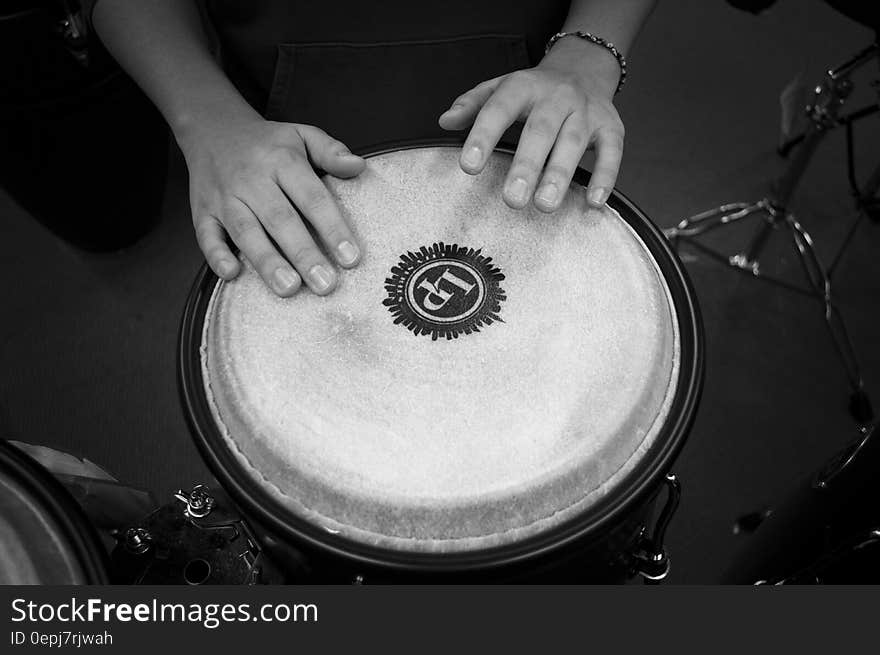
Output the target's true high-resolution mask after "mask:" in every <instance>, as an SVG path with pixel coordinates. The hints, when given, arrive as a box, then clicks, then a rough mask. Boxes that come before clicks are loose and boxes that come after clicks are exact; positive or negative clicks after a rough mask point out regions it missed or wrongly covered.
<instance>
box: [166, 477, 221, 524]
mask: <svg viewBox="0 0 880 655" xmlns="http://www.w3.org/2000/svg"><path fill="white" fill-rule="evenodd" d="M208 491H209V489H208V487H206V486H205V485H203V484H197V485H196V486H194V487H193V488H192V491H190V492H189V493H188V494H187V493H184V492H183V490H180V491H178V492H177V493H176V494H174V497H175V498H177V500H179V501H180V502H182V503H186V509H184V514H186V515H187V516H190V517H192V518H195V519H201V518H204V517H206V516H207V515H208V514H210V513H211V510H212V509H214V497H213V496H211V495H210V494H209V493H208Z"/></svg>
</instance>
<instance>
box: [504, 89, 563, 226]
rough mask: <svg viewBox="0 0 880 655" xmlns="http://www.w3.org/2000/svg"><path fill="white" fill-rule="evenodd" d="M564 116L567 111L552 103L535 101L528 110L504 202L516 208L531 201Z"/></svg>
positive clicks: (520, 207) (505, 189)
mask: <svg viewBox="0 0 880 655" xmlns="http://www.w3.org/2000/svg"><path fill="white" fill-rule="evenodd" d="M565 118H566V115H565V112H564V111H561V110H559V109H558V108H557V107H555V106H554V105H552V104H550V103H541V104H538V105H535V107H534V109H532V111H531V113H529V117H528V118H527V119H526V124H525V125H524V126H523V131H522V134H521V135H520V138H519V144H518V145H517V148H516V154H515V155H514V157H513V163H511V165H510V170H509V171H508V173H507V180H506V181H505V183H504V192H503V197H504V202H506V203H507V204H508V205H510V206H511V207H513V208H514V209H522V208H523V207H525V206H526V205H527V204H529V199H530V198H531V197H532V193H533V192H534V190H535V186H536V184H537V182H538V176H539V175H540V174H541V169H543V168H544V162H545V161H546V160H547V155H548V154H549V153H550V149H551V148H553V144H554V143H555V141H556V136H557V135H558V134H559V128H560V126H561V125H562V123H563V121H564V120H565Z"/></svg>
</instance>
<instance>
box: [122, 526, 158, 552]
mask: <svg viewBox="0 0 880 655" xmlns="http://www.w3.org/2000/svg"><path fill="white" fill-rule="evenodd" d="M152 542H153V536H152V535H151V534H150V533H149V532H148V531H147V530H146V529H145V528H129V529H128V530H126V531H125V549H126V550H127V551H128V552H130V553H133V554H135V555H142V554H143V553H145V552H147V551H148V550H149V549H150V545H151V544H152Z"/></svg>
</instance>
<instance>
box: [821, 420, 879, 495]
mask: <svg viewBox="0 0 880 655" xmlns="http://www.w3.org/2000/svg"><path fill="white" fill-rule="evenodd" d="M873 434H874V426H873V425H872V426H870V427H867V426H862V427H860V428H859V437H858V438H857V439H856V440H855V441H854V442H853V443H851V444H849V445H848V446H847V447H846V448H844V449H843V450H842V451H840V452H839V453H838V454H837V455H836V456H835V457H834V458H833V459H832V460H831V461H830V462H828V463H827V464H826V465H825V466H824V467H822V470H821V471H819V472H818V473H817V474H816V479H815V480H813V488H815V489H826V488H827V487H828V485H829V484H830V483H831V482H832V481H833V480H834V478H836V477H837V476H838V475H840V474H841V473H843V472H844V471H845V470H846V468H847V467H848V466H849V465H850V464H852V462H853V461H854V460H855V459H856V457H857V456H858V454H859V453H860V452H861V451H862V449H863V448H864V447H865V444H867V443H868V441H869V440H870V439H871V435H873Z"/></svg>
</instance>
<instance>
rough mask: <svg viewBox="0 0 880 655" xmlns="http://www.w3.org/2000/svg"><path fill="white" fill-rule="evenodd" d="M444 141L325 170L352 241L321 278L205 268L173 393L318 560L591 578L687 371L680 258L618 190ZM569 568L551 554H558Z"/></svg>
mask: <svg viewBox="0 0 880 655" xmlns="http://www.w3.org/2000/svg"><path fill="white" fill-rule="evenodd" d="M458 154H459V149H458V148H457V147H453V146H452V145H451V144H428V145H425V144H420V145H417V146H411V147H403V148H398V149H394V150H386V151H383V152H378V153H375V154H373V155H371V156H369V157H368V158H367V167H366V170H365V171H364V173H362V174H361V175H359V176H358V177H356V178H354V179H349V180H341V179H336V178H333V177H329V176H328V177H326V178H325V182H326V184H327V186H328V187H329V189H330V190H331V192H332V193H333V194H334V195H335V196H336V198H337V200H338V202H339V205H340V207H341V208H342V210H343V212H345V213H346V214H347V217H348V219H349V220H350V223H351V225H352V226H354V229H355V231H356V234H357V236H358V238H359V240H360V242H361V244H362V245H363V252H364V257H363V261H362V263H361V264H360V265H359V266H358V267H357V268H356V269H353V270H350V271H342V272H341V278H340V283H339V287H338V289H337V290H336V291H335V292H334V293H333V294H331V295H330V296H328V297H318V296H316V295H314V294H311V293H309V292H307V291H301V292H299V293H297V294H296V295H295V296H294V297H292V298H288V299H281V298H278V297H276V296H274V295H273V294H272V293H271V291H270V290H269V289H267V288H265V286H264V284H263V283H262V281H261V280H260V278H259V277H258V276H257V274H256V273H255V272H254V270H253V269H252V268H251V267H250V266H249V265H247V264H246V263H245V267H244V270H243V272H242V274H241V275H240V276H239V277H238V278H237V279H235V280H234V281H232V282H221V281H219V280H218V279H217V278H216V277H215V276H213V275H212V274H211V273H210V272H209V270H208V269H207V268H204V269H203V270H202V272H201V274H200V275H199V277H198V279H197V280H196V282H195V285H194V288H193V290H192V293H191V295H190V298H189V301H188V303H187V307H186V311H185V314H184V318H183V325H182V330H181V340H180V353H179V356H180V381H181V390H182V397H183V401H184V403H185V407H186V411H187V414H188V418H189V421H190V424H191V428H192V432H193V435H194V437H195V440H196V442H197V444H198V446H199V448H200V450H201V452H202V454H203V456H204V457H205V459H206V460H207V462H208V463H209V465H210V467H211V468H212V470H213V471H214V473H215V474H216V476H217V478H218V479H219V481H220V482H221V484H222V485H223V486H224V487H225V488H226V489H227V490H228V491H229V492H230V493H231V495H232V496H233V497H234V498H235V499H236V501H237V502H238V503H240V504H241V505H242V506H243V507H244V511H245V514H246V515H247V516H249V518H251V519H252V520H253V522H254V523H255V524H257V525H258V526H260V529H262V530H264V531H265V533H266V534H267V535H269V536H270V538H271V539H273V540H276V541H280V542H283V543H284V544H286V545H288V546H289V547H291V548H293V549H295V550H296V551H297V553H298V557H297V558H296V559H297V561H300V562H306V563H307V564H306V566H305V569H304V570H306V571H308V572H310V573H311V575H312V577H310V578H308V579H310V580H321V581H343V580H349V579H355V580H361V579H365V580H367V581H368V582H369V581H371V580H378V581H386V580H423V579H434V580H443V581H447V580H472V581H481V580H527V579H539V580H551V579H552V580H559V579H564V580H571V581H579V580H583V579H596V580H599V579H605V577H606V576H607V574H609V573H610V572H611V571H616V570H619V569H620V568H621V567H624V568H625V567H626V566H627V565H628V564H631V563H632V557H631V556H632V554H633V550H634V549H637V548H639V546H638V542H639V537H640V535H643V534H644V532H645V526H646V525H647V523H648V520H649V519H648V515H649V513H650V510H651V506H652V504H653V500H654V498H655V496H657V493H658V491H659V489H660V488H661V486H662V482H663V479H664V476H666V474H667V473H668V472H669V470H670V467H671V465H672V462H673V460H674V458H675V456H676V454H677V453H678V451H679V449H680V448H681V447H682V445H683V443H684V440H685V438H686V435H687V432H688V430H689V426H690V424H691V421H692V419H693V416H694V412H695V409H696V406H697V401H698V396H699V391H700V388H701V380H702V366H703V356H702V348H703V342H702V332H701V324H700V320H699V316H698V311H697V306H696V302H695V300H694V296H693V293H692V291H691V289H690V286H689V283H688V281H687V278H686V275H685V273H684V271H683V269H682V267H681V265H680V263H679V262H678V260H677V259H676V257H675V255H674V254H673V253H672V251H671V250H670V248H669V247H668V246H667V244H666V242H665V240H664V239H663V237H662V235H661V234H660V232H659V231H658V230H657V229H656V228H655V227H654V226H653V224H652V223H651V222H650V221H649V220H648V219H647V218H646V217H645V216H644V215H643V214H642V213H641V212H640V211H639V210H638V209H637V208H636V207H635V206H634V205H633V204H632V203H631V202H629V201H628V200H627V199H626V198H624V197H623V196H622V195H620V194H617V193H615V194H614V195H613V197H612V199H611V200H610V202H609V204H608V207H607V208H606V209H603V210H601V211H600V210H595V209H590V208H589V207H588V205H587V204H586V201H585V191H584V183H585V181H586V179H585V178H587V177H588V174H587V173H586V172H585V171H578V175H577V177H576V179H575V182H574V183H573V184H572V187H571V189H570V190H569V192H568V195H567V198H566V199H565V202H564V203H563V205H562V207H561V208H560V209H559V210H557V211H556V212H555V213H553V214H542V213H540V212H538V211H537V210H535V209H534V208H527V209H525V210H521V211H518V210H513V209H510V208H509V207H507V206H506V205H505V204H504V203H503V201H502V199H501V186H502V183H503V181H504V177H505V174H506V172H507V169H508V167H509V165H510V161H511V152H510V151H509V150H498V151H496V152H495V153H494V154H493V156H492V157H491V158H490V161H489V163H488V164H487V166H486V169H485V170H484V172H483V173H481V174H480V175H477V176H469V175H467V174H465V173H464V172H462V170H461V169H460V167H459V164H458ZM563 572H564V573H563Z"/></svg>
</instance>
